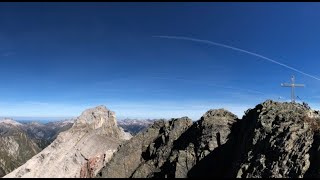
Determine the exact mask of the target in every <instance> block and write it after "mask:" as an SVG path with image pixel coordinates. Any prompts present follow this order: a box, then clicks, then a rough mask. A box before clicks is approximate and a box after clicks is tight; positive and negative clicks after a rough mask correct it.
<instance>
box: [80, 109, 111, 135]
mask: <svg viewBox="0 0 320 180" xmlns="http://www.w3.org/2000/svg"><path fill="white" fill-rule="evenodd" d="M74 126H89V127H91V128H92V129H98V128H101V127H116V126H117V121H116V117H115V113H114V112H113V111H110V110H109V109H108V108H106V106H104V105H100V106H97V107H94V108H90V109H87V110H85V111H83V112H82V114H81V115H80V116H79V117H78V118H77V119H76V120H75V125H74Z"/></svg>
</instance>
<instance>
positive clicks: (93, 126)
mask: <svg viewBox="0 0 320 180" xmlns="http://www.w3.org/2000/svg"><path fill="white" fill-rule="evenodd" d="M130 138H131V135H130V134H128V133H125V132H124V131H123V130H122V129H121V128H119V127H118V126H117V123H116V119H115V114H114V113H113V112H112V111H110V110H108V109H107V108H106V107H105V106H98V107H96V108H92V109H88V110H86V111H84V112H83V113H82V114H81V115H80V116H79V117H78V118H76V119H75V123H74V124H73V126H72V127H71V128H70V129H69V130H67V131H64V132H62V133H60V134H59V135H58V137H57V138H56V139H55V140H54V141H53V142H52V143H51V144H50V145H49V146H48V147H46V148H45V149H44V150H42V151H41V152H40V153H38V154H37V155H35V156H34V157H32V158H31V159H30V160H28V161H27V162H26V163H25V164H24V165H22V166H20V167H19V168H17V169H15V170H14V171H13V172H11V173H9V174H7V175H6V176H5V177H32V178H34V177H94V176H95V175H96V173H97V172H98V171H99V170H100V169H101V168H102V167H103V166H104V165H105V163H106V162H107V161H108V160H109V158H110V157H111V155H112V154H113V152H114V151H115V150H116V149H117V147H118V145H119V144H120V143H121V142H122V141H124V140H127V139H130Z"/></svg>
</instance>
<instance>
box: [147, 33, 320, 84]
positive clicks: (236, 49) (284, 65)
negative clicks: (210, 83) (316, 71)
mask: <svg viewBox="0 0 320 180" xmlns="http://www.w3.org/2000/svg"><path fill="white" fill-rule="evenodd" d="M152 37H157V38H167V39H180V40H188V41H195V42H200V43H206V44H211V45H214V46H220V47H224V48H228V49H232V50H235V51H240V52H243V53H247V54H250V55H253V56H256V57H259V58H262V59H265V60H267V61H270V62H272V63H274V64H278V65H280V66H283V67H285V68H288V69H291V70H293V71H295V72H298V73H301V74H303V75H305V76H308V77H311V78H313V79H316V80H318V81H320V78H317V77H315V76H313V75H311V74H308V73H305V72H302V71H300V70H298V69H296V68H293V67H291V66H288V65H286V64H283V63H280V62H278V61H275V60H273V59H270V58H268V57H265V56H263V55H260V54H257V53H254V52H250V51H247V50H244V49H240V48H236V47H233V46H228V45H225V44H221V43H216V42H212V41H208V40H202V39H195V38H189V37H182V36H152Z"/></svg>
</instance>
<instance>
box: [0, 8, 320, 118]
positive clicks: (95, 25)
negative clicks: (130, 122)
mask: <svg viewBox="0 0 320 180" xmlns="http://www.w3.org/2000/svg"><path fill="white" fill-rule="evenodd" d="M319 8H320V4H319V3H108V2H105V3H103V2H101V3H84V2H82V3H0V62H1V66H0V83H1V86H0V116H15V117H17V116H23V117H30V118H31V117H32V118H34V117H38V118H39V117H41V118H42V117H43V118H44V117H46V118H48V117H51V118H52V117H70V116H78V115H80V113H81V112H82V111H83V110H84V109H86V108H89V107H93V106H97V105H100V104H103V105H105V106H107V107H108V108H109V109H111V110H113V111H115V112H116V115H117V117H118V118H126V117H129V118H171V117H182V116H189V117H190V118H192V119H194V120H197V119H199V118H200V117H201V115H202V114H203V113H205V112H206V111H207V110H209V109H213V108H226V109H228V110H230V111H232V112H233V113H235V114H237V115H238V116H240V117H241V116H242V114H243V111H245V110H246V109H248V108H253V107H254V106H255V105H256V104H258V103H260V102H263V101H265V100H266V99H273V100H278V98H279V97H283V99H281V101H287V100H289V98H290V88H282V87H281V86H280V83H283V82H290V76H291V75H295V76H296V81H297V83H304V84H306V87H304V88H298V89H297V90H296V93H297V95H298V96H299V97H300V98H301V99H302V100H304V101H306V102H307V103H309V104H310V105H311V107H313V108H315V109H318V107H319V105H318V102H319V100H320V89H319V88H320V81H319V80H316V79H314V78H311V77H308V76H306V75H303V74H301V73H298V72H295V71H293V70H291V69H288V68H286V67H283V66H280V65H278V64H275V63H272V62H270V61H266V60H265V59H262V58H259V57H256V56H252V55H249V54H246V53H243V52H239V51H235V50H232V49H228V48H224V47H219V46H213V45H210V44H205V43H199V42H194V41H187V40H179V39H166V38H158V37H154V36H182V37H190V38H196V39H202V40H208V41H213V42H216V43H222V44H226V45H229V46H233V47H237V48H241V49H244V50H247V51H250V52H254V53H257V54H260V55H263V56H266V57H268V58H270V59H273V60H275V61H277V62H280V63H283V64H286V65H288V66H290V67H293V68H296V69H298V70H300V71H302V72H304V73H307V74H310V75H312V76H315V77H318V78H320V71H319V65H320V61H319V59H320V35H319V32H320V21H319V18H320V11H319Z"/></svg>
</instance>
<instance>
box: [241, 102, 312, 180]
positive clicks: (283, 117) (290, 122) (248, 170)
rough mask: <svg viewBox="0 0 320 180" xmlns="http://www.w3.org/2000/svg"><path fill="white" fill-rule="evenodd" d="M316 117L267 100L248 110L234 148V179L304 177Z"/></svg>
mask: <svg viewBox="0 0 320 180" xmlns="http://www.w3.org/2000/svg"><path fill="white" fill-rule="evenodd" d="M314 116H316V114H315V113H314V112H313V111H311V110H310V109H308V108H306V107H304V106H302V105H300V104H296V103H278V102H273V101H266V102H264V103H262V104H259V105H257V106H256V107H255V108H254V109H252V110H249V111H247V113H246V115H245V116H244V118H243V120H242V121H243V122H242V127H241V132H240V133H239V137H240V138H239V139H238V142H239V144H237V146H236V147H235V148H237V152H240V154H239V156H238V158H239V159H238V162H240V163H239V164H240V165H238V166H236V168H235V170H236V174H235V175H236V177H247V178H251V177H266V178H271V177H280V178H281V177H285V178H288V177H289V178H294V177H303V176H304V174H305V173H306V171H307V170H308V168H309V166H310V160H309V157H310V154H309V150H310V148H311V146H312V143H313V135H314V133H313V131H312V128H311V126H310V124H309V123H308V122H306V121H305V118H306V117H314Z"/></svg>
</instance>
